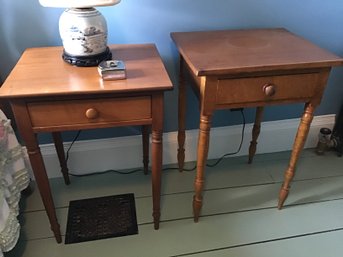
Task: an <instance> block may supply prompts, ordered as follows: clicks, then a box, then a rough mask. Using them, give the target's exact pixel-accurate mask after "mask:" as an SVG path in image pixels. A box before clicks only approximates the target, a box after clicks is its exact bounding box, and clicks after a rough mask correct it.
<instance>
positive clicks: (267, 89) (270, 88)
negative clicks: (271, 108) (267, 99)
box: [263, 84, 276, 96]
mask: <svg viewBox="0 0 343 257" xmlns="http://www.w3.org/2000/svg"><path fill="white" fill-rule="evenodd" d="M263 92H264V94H265V95H266V96H273V95H275V93H276V86H275V85H274V84H265V85H264V86H263Z"/></svg>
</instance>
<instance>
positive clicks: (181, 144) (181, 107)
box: [177, 56, 186, 172]
mask: <svg viewBox="0 0 343 257" xmlns="http://www.w3.org/2000/svg"><path fill="white" fill-rule="evenodd" d="M183 65H184V64H183V58H182V56H180V74H179V95H178V134H177V141H178V150H177V162H178V166H179V171H180V172H182V171H183V168H184V165H185V139H186V134H185V122H186V121H185V120H186V86H185V78H184V74H183V72H184V71H183V68H184V67H183Z"/></svg>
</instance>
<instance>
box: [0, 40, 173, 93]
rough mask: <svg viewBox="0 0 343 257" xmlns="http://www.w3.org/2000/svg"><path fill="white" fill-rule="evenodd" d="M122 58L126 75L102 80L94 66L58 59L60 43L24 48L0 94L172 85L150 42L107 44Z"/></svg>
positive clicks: (120, 90)
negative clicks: (83, 65)
mask: <svg viewBox="0 0 343 257" xmlns="http://www.w3.org/2000/svg"><path fill="white" fill-rule="evenodd" d="M109 47H110V49H111V51H112V56H113V59H116V60H123V61H124V62H125V66H126V73H127V74H126V77H127V78H126V79H124V80H114V81H105V80H102V78H101V77H100V76H99V73H98V69H97V67H76V66H72V65H70V64H69V63H66V62H65V61H63V60H62V57H61V56H62V51H63V48H62V47H41V48H29V49H27V50H25V52H24V53H23V55H22V56H21V58H20V59H19V61H18V63H17V64H16V66H15V67H14V69H13V70H12V72H11V73H10V75H9V76H8V78H7V79H6V81H5V82H4V84H3V85H2V87H1V88H0V98H1V97H3V98H20V97H36V96H57V95H73V94H75V95H84V94H104V93H105V94H106V93H127V92H142V91H163V90H170V89H172V88H173V85H172V83H171V81H170V78H169V76H168V74H167V71H166V69H165V67H164V65H163V62H162V60H161V58H160V55H159V53H158V51H157V49H156V47H155V45H154V44H141V45H136V44H132V45H130V44H128V45H111V46H109Z"/></svg>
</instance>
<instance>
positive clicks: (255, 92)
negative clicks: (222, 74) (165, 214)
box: [217, 73, 320, 104]
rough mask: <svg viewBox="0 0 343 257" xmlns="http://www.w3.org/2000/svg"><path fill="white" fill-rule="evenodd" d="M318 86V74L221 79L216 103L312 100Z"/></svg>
mask: <svg viewBox="0 0 343 257" xmlns="http://www.w3.org/2000/svg"><path fill="white" fill-rule="evenodd" d="M318 86H320V85H319V75H318V73H310V74H297V75H280V76H270V77H254V78H239V79H236V78H235V79H221V80H218V85H217V103H218V104H238V103H254V102H268V101H280V102H282V101H287V100H292V101H296V100H297V99H299V100H300V99H307V98H311V97H312V96H313V95H314V94H315V93H316V91H317V88H318Z"/></svg>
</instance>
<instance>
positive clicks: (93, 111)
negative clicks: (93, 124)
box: [86, 108, 99, 119]
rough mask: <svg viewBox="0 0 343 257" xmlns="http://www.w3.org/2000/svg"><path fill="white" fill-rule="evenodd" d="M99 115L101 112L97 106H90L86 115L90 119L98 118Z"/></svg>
mask: <svg viewBox="0 0 343 257" xmlns="http://www.w3.org/2000/svg"><path fill="white" fill-rule="evenodd" d="M98 116H99V112H98V111H97V109H95V108H89V109H88V110H87V111H86V117H87V118H88V119H96V118H98Z"/></svg>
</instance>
